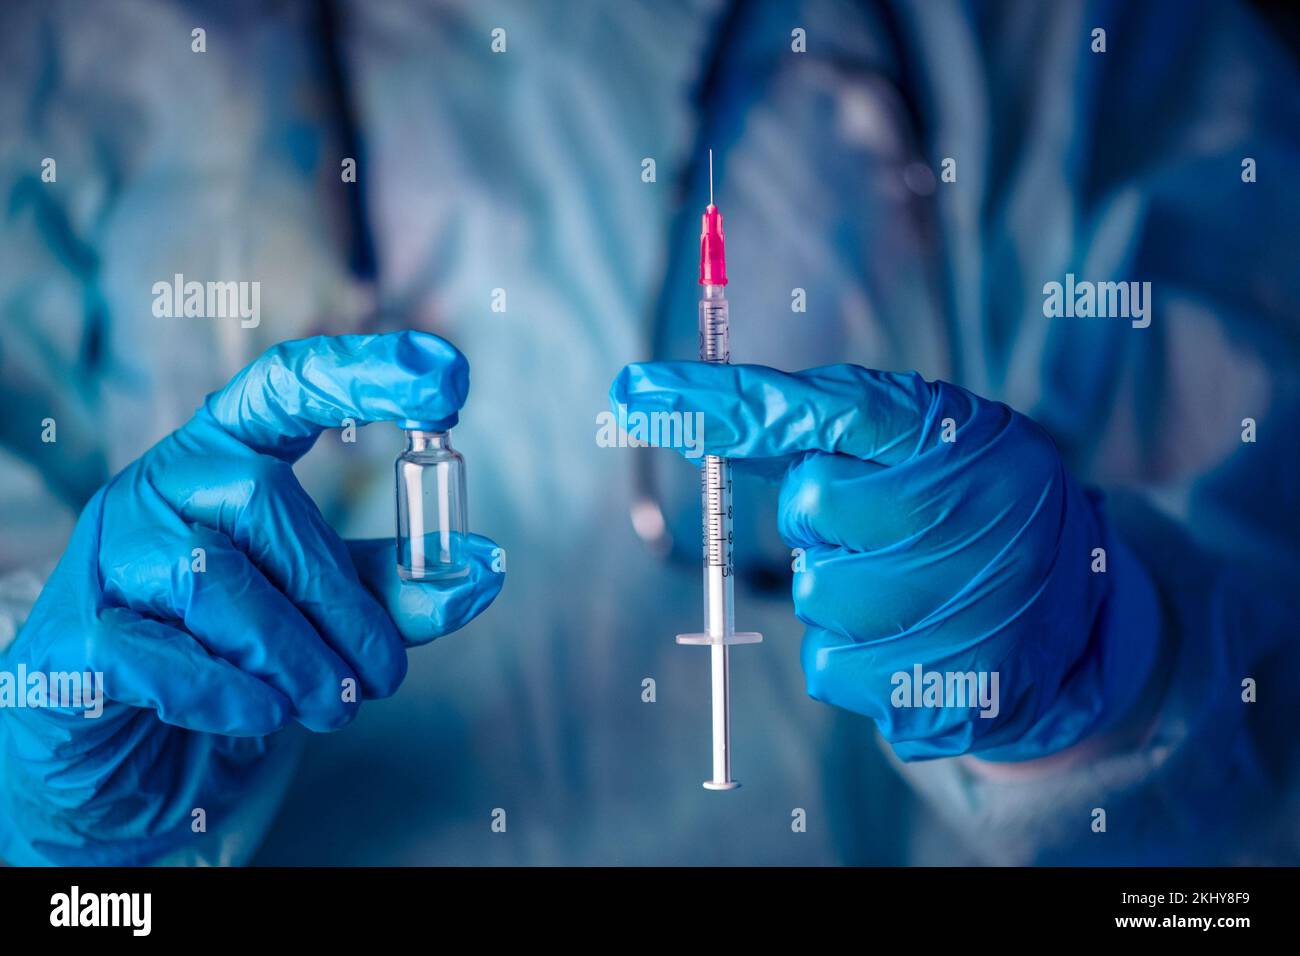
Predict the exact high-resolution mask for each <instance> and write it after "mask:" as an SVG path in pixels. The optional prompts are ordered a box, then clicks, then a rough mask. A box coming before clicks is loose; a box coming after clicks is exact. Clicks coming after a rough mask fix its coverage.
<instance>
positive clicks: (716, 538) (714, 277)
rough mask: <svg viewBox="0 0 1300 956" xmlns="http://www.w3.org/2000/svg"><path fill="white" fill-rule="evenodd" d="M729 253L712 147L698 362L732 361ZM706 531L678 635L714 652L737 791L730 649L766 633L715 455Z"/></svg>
mask: <svg viewBox="0 0 1300 956" xmlns="http://www.w3.org/2000/svg"><path fill="white" fill-rule="evenodd" d="M726 284H727V257H726V250H725V248H724V246H723V238H722V213H720V212H719V211H718V207H717V206H715V205H714V204H713V150H709V205H708V207H707V208H705V210H704V217H703V223H702V228H701V230H700V361H702V362H714V363H718V364H726V363H727V362H729V361H730V360H731V347H730V343H729V341H728V309H727V297H726V295H725V294H724V287H725V286H726ZM701 485H702V488H701V497H702V512H703V532H704V549H703V557H704V632H703V633H702V634H678V635H677V643H678V644H705V645H708V647H709V653H710V654H711V655H712V659H711V662H710V670H711V674H712V677H713V777H712V779H710V780H706V781H705V782H704V786H705V788H707V789H709V790H734V789H736V787H739V786H740V784H739V783H737V782H736V781H735V780H732V779H731V675H730V660H729V659H728V653H729V651H730V647H731V645H732V644H757V643H758V642H760V641H761V640H763V635H762V634H757V633H754V632H752V631H744V632H737V631H736V629H735V606H734V601H735V598H734V594H733V587H732V584H733V581H734V579H735V578H734V570H735V569H734V565H733V564H732V557H731V546H732V537H731V462H729V461H728V460H727V459H725V458H719V457H718V456H717V455H706V456H705V457H704V470H703V473H702V475H701Z"/></svg>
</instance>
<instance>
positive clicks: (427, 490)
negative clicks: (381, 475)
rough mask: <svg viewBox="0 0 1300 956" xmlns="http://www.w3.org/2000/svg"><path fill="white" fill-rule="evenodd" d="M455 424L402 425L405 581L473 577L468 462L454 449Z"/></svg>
mask: <svg viewBox="0 0 1300 956" xmlns="http://www.w3.org/2000/svg"><path fill="white" fill-rule="evenodd" d="M456 422H457V418H456V416H452V417H451V418H448V419H443V420H441V421H437V422H415V421H403V422H400V423H399V424H400V426H401V427H402V429H403V430H404V431H405V432H406V449H405V450H404V451H403V452H402V453H401V454H400V455H399V456H398V457H397V573H398V574H399V575H400V576H401V577H402V578H403V579H404V580H406V581H445V580H448V579H449V578H459V577H464V576H465V575H466V574H469V555H468V552H467V549H466V545H465V537H466V535H468V534H469V528H468V517H467V509H466V503H465V459H464V458H463V457H461V454H460V452H458V451H456V450H455V449H454V448H452V447H451V428H452V426H453V425H455V424H456Z"/></svg>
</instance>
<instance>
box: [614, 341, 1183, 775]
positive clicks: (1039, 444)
mask: <svg viewBox="0 0 1300 956" xmlns="http://www.w3.org/2000/svg"><path fill="white" fill-rule="evenodd" d="M610 397H611V400H612V402H613V403H614V404H615V405H616V406H617V405H619V404H623V405H626V406H627V408H628V411H629V413H632V412H637V411H640V412H645V413H654V412H674V411H676V412H702V413H703V414H704V421H703V429H704V431H703V436H704V450H705V452H706V453H708V454H714V455H724V456H726V457H728V458H731V459H732V460H733V462H734V468H735V470H736V472H737V473H739V474H743V473H745V472H747V471H748V472H751V473H758V474H761V475H763V476H766V477H774V478H776V479H777V480H779V481H780V482H781V496H780V513H779V516H778V523H779V528H780V531H781V534H782V537H783V538H784V539H785V541H786V542H787V543H788V544H789V545H790V546H791V547H792V548H799V549H802V550H803V554H802V562H803V566H804V567H805V569H804V570H798V567H799V564H798V558H796V565H795V566H796V573H795V575H794V605H795V612H796V614H797V615H798V617H799V618H800V620H802V621H803V622H804V623H805V624H806V625H807V629H806V631H805V635H804V640H803V650H802V663H803V668H804V672H805V675H806V677H807V682H808V692H809V693H810V694H811V695H812V696H813V697H815V698H817V699H818V700H822V701H825V702H827V703H830V704H835V705H838V706H840V707H844V708H847V709H849V710H852V711H856V712H858V713H862V714H866V715H867V716H869V717H871V718H872V719H873V720H874V721H875V722H876V724H877V726H878V727H879V728H880V731H881V733H882V734H883V735H884V737H885V738H886V739H887V740H888V741H889V742H890V744H891V745H892V746H893V748H894V751H895V752H896V753H897V754H898V755H899V756H900V757H902V758H903V759H918V758H926V757H942V756H950V755H955V754H962V753H977V754H980V755H981V756H984V757H986V758H990V759H1001V760H1025V759H1031V758H1035V757H1040V756H1044V755H1047V754H1050V753H1054V752H1056V751H1059V750H1062V749H1063V748H1066V747H1068V746H1070V745H1071V744H1074V743H1076V742H1077V741H1080V740H1082V739H1083V738H1085V737H1088V736H1090V735H1092V734H1096V733H1099V732H1102V731H1105V730H1107V729H1108V728H1110V727H1112V726H1114V725H1115V724H1116V723H1117V722H1118V721H1120V720H1121V719H1122V718H1123V717H1125V716H1126V715H1127V714H1128V713H1129V712H1130V711H1131V709H1132V708H1133V705H1134V704H1135V702H1136V700H1137V698H1138V696H1139V694H1140V692H1141V690H1142V688H1143V686H1144V684H1145V683H1146V681H1147V679H1148V677H1149V676H1150V674H1151V671H1152V666H1153V663H1154V659H1155V654H1156V649H1157V644H1158V641H1157V627H1156V614H1155V607H1154V598H1153V592H1152V589H1151V586H1150V583H1149V580H1148V578H1147V576H1146V573H1145V571H1144V570H1143V569H1142V568H1141V566H1140V565H1138V564H1137V563H1136V562H1135V561H1134V560H1133V559H1132V558H1131V557H1130V556H1129V554H1128V552H1127V551H1126V550H1125V549H1124V548H1123V546H1122V545H1121V544H1120V542H1119V541H1118V540H1117V539H1116V538H1114V537H1113V536H1112V535H1111V534H1110V533H1109V531H1108V529H1107V524H1106V520H1105V517H1104V515H1103V514H1102V512H1101V509H1100V507H1099V502H1098V500H1097V499H1096V498H1094V497H1092V496H1090V495H1088V494H1085V493H1084V492H1083V491H1082V490H1081V489H1080V488H1079V487H1078V485H1076V484H1075V482H1074V481H1073V480H1072V479H1071V478H1070V476H1069V475H1068V474H1067V473H1066V471H1065V468H1064V466H1063V465H1062V462H1061V460H1060V457H1059V456H1058V454H1057V451H1056V447H1055V446H1054V445H1053V443H1052V440H1051V438H1049V437H1048V435H1047V434H1046V432H1044V431H1043V430H1042V429H1041V428H1039V427H1038V426H1037V425H1036V424H1034V422H1032V421H1031V420H1030V419H1028V418H1026V417H1025V416H1024V415H1021V414H1019V413H1017V412H1014V411H1012V410H1011V409H1010V408H1008V407H1007V406H1006V405H1003V404H1000V403H997V402H989V401H986V400H984V399H981V398H979V397H977V396H975V395H973V394H971V393H970V392H968V391H966V390H965V389H962V388H959V387H957V386H954V385H949V384H947V383H945V382H927V381H925V380H924V379H922V378H921V377H920V376H919V375H917V374H915V373H913V374H892V373H887V372H876V371H872V370H870V369H865V368H860V367H858V366H850V365H839V366H829V367H825V368H817V369H810V370H808V371H804V372H799V373H795V374H789V373H785V372H778V371H775V370H773V369H769V368H764V367H760V366H752V365H751V366H746V365H737V366H725V365H722V366H720V365H705V364H703V363H699V362H660V363H646V364H638V365H629V366H627V367H626V368H625V369H623V371H622V372H621V373H620V374H619V376H618V377H617V378H616V379H615V381H614V384H613V387H612V388H611V390H610ZM947 419H950V420H951V426H952V428H951V430H950V431H951V434H952V435H953V436H954V438H955V440H954V441H951V442H946V441H944V440H943V438H944V424H945V420H947ZM739 546H740V547H742V548H743V546H744V544H743V542H741V543H740V545H739ZM1094 548H1104V549H1105V551H1106V558H1107V571H1106V573H1094V572H1093V571H1092V563H1093V560H1094V558H1093V549H1094ZM918 664H919V665H921V667H922V673H923V674H924V673H925V672H930V671H935V672H941V673H944V674H947V673H948V672H953V673H957V672H977V673H978V672H984V673H985V674H986V675H991V674H992V673H993V672H997V674H998V691H999V693H998V697H999V699H998V708H997V713H996V716H990V717H981V716H979V712H980V708H979V707H966V708H954V707H933V706H921V707H902V706H897V705H896V698H895V692H896V691H899V692H900V693H901V690H900V688H903V687H904V686H905V685H904V684H903V683H902V682H901V681H898V680H896V679H895V675H897V674H900V673H904V674H907V675H908V676H909V677H912V676H914V675H915V666H916V665H918ZM986 687H987V688H989V689H990V690H991V687H992V684H991V679H990V680H988V682H987V683H986ZM946 702H948V703H951V700H948V701H946ZM985 710H989V711H991V708H985Z"/></svg>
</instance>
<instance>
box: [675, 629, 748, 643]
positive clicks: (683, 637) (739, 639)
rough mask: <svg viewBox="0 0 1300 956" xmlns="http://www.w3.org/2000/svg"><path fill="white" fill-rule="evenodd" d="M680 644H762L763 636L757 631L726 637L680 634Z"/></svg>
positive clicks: (678, 639) (737, 633)
mask: <svg viewBox="0 0 1300 956" xmlns="http://www.w3.org/2000/svg"><path fill="white" fill-rule="evenodd" d="M677 643H678V644H689V645H700V646H706V645H713V646H718V645H721V646H724V647H725V646H729V645H731V644H761V643H763V635H762V634H759V633H758V632H757V631H737V632H736V633H734V634H731V635H729V636H726V637H714V636H713V635H712V634H700V633H696V634H678V635H677Z"/></svg>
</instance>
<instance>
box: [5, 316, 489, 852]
mask: <svg viewBox="0 0 1300 956" xmlns="http://www.w3.org/2000/svg"><path fill="white" fill-rule="evenodd" d="M468 389H469V367H468V364H467V363H466V361H465V358H464V356H463V355H461V354H460V352H458V351H457V350H456V349H455V348H454V347H453V346H451V345H449V344H448V343H447V342H445V341H443V340H442V339H439V338H437V337H436V336H433V335H428V334H425V333H417V332H400V333H396V334H391V335H376V336H340V337H337V338H328V337H318V338H312V339H305V340H302V341H297V342H287V343H284V344H282V345H279V346H277V347H275V348H273V349H271V350H269V351H268V352H266V353H265V354H264V355H262V356H261V357H260V358H259V359H257V360H256V361H255V362H253V363H252V364H251V365H250V366H248V367H247V368H246V369H244V370H243V371H242V372H240V373H239V374H238V375H236V376H235V378H234V379H233V380H232V381H231V382H230V384H229V385H227V386H226V387H225V388H224V389H223V390H221V391H220V392H217V393H215V394H213V395H211V396H209V397H208V399H207V401H206V402H205V403H204V405H203V406H202V407H201V408H200V409H199V410H198V411H197V412H196V413H195V415H194V417H193V418H192V419H191V420H190V421H189V422H187V423H186V424H185V425H184V426H182V427H181V428H180V429H178V430H177V431H175V432H173V433H172V434H170V435H168V436H167V437H166V438H164V439H163V440H162V441H160V442H159V443H158V444H157V445H155V446H154V447H153V448H151V449H150V450H149V451H148V452H146V453H145V454H144V455H143V456H142V457H141V458H140V459H138V460H137V461H135V462H133V463H132V464H131V465H129V466H128V467H127V468H125V469H124V470H123V471H122V472H121V473H120V474H118V475H117V476H116V477H115V478H113V479H112V480H111V481H110V482H109V483H108V484H107V485H106V486H105V487H104V488H102V489H100V490H99V491H98V492H97V493H96V494H95V496H94V497H93V498H92V499H91V501H90V502H89V504H87V506H86V508H85V510H84V512H83V513H82V515H81V517H80V519H79V521H78V522H77V525H76V528H75V530H74V532H73V535H72V539H71V541H70V542H69V544H68V548H67V551H66V552H65V554H64V555H63V558H62V560H61V561H60V562H59V565H58V567H57V568H56V569H55V571H54V573H53V575H52V576H51V577H50V580H49V581H48V582H47V584H46V586H45V589H44V590H43V591H42V592H41V595H40V597H39V599H38V600H37V602H36V605H35V607H34V608H33V610H32V612H31V615H30V616H29V618H28V620H27V624H26V626H25V627H24V628H23V629H22V630H21V631H20V633H19V634H18V636H17V638H16V639H15V641H14V643H13V644H12V646H11V647H10V648H9V649H8V651H7V652H6V654H5V655H4V659H3V666H4V669H5V670H8V671H10V672H14V671H16V669H17V668H18V666H19V665H20V664H22V665H25V666H26V668H27V670H28V672H34V671H40V672H44V673H50V672H58V671H62V672H71V671H79V672H84V671H99V672H102V673H103V675H104V677H103V680H104V690H105V696H106V697H107V698H108V702H107V703H106V705H105V708H104V712H103V714H102V716H100V717H99V718H97V719H87V718H86V717H85V716H84V714H83V712H82V711H81V710H63V711H59V710H52V709H21V710H20V709H13V708H9V709H5V710H3V711H0V763H2V765H3V771H4V789H3V795H2V796H0V800H2V804H0V855H2V856H3V857H4V858H5V859H6V860H7V861H8V862H10V863H22V864H28V863H44V862H53V863H60V864H71V863H91V864H95V863H125V864H133V863H143V862H151V861H155V860H158V859H162V858H168V857H171V858H176V857H177V856H179V857H180V858H186V855H187V854H186V852H185V849H186V846H187V844H189V843H192V842H193V841H195V840H196V839H198V837H197V836H196V834H195V833H194V832H193V831H192V826H191V824H192V822H193V821H192V817H191V811H192V808H195V807H202V808H203V809H204V810H205V813H206V815H207V825H208V827H210V828H222V827H225V828H227V829H228V828H229V827H230V825H231V821H232V820H235V819H238V817H239V813H240V804H241V801H243V800H246V799H252V798H253V795H252V794H250V793H248V792H246V791H248V790H250V789H251V788H252V787H253V786H254V785H255V782H257V783H259V784H260V782H263V781H265V780H266V779H267V777H268V768H267V767H266V766H265V765H266V763H267V762H268V761H272V760H275V759H278V755H279V754H281V753H283V751H284V748H283V747H277V746H276V745H275V737H268V736H267V735H272V734H273V733H274V732H275V731H277V730H279V729H280V728H282V727H284V726H285V725H286V724H287V723H289V722H290V721H296V722H298V723H299V724H301V725H303V726H304V727H307V728H310V729H311V730H315V731H327V730H334V729H337V728H339V727H342V726H343V725H344V724H346V723H348V721H350V720H351V719H352V718H353V717H354V716H355V715H356V711H357V707H358V704H357V703H356V702H351V701H349V700H347V699H345V698H347V697H349V696H351V697H352V698H354V699H355V700H360V699H366V698H376V697H385V696H387V695H389V694H392V693H393V692H394V691H395V690H396V689H397V687H398V685H399V684H401V682H402V679H403V678H404V677H405V675H406V648H407V647H408V646H410V645H414V644H421V643H424V642H427V641H430V640H433V639H434V638H435V637H438V636H439V635H441V634H445V633H447V632H449V631H454V630H456V629H457V628H459V627H461V626H462V625H464V624H465V623H467V622H468V621H469V620H471V619H472V618H473V617H474V616H475V615H477V614H478V613H479V612H481V611H482V610H483V609H484V608H486V607H487V606H488V605H489V604H490V603H491V602H492V600H493V598H495V597H496V595H497V592H498V591H500V589H501V586H502V583H503V579H504V576H503V575H502V574H499V573H497V572H495V571H493V570H492V567H491V551H492V549H493V548H494V547H495V545H494V544H493V543H492V542H491V541H489V540H488V539H486V538H482V537H478V536H474V537H473V538H472V540H471V542H470V556H471V569H470V574H469V575H468V577H465V578H462V579H459V580H457V581H455V582H453V583H445V584H404V583H402V582H401V580H400V579H399V577H398V575H397V571H396V567H395V561H396V553H395V550H394V545H393V542H392V540H373V541H348V542H345V541H343V540H341V539H340V538H339V537H338V535H337V534H335V532H334V531H333V530H332V529H331V528H330V527H329V526H328V525H327V524H326V523H325V520H324V518H323V517H322V516H321V514H320V512H319V510H318V509H317V508H316V505H315V504H314V503H313V502H312V500H311V498H309V497H308V495H307V494H306V492H304V491H303V489H302V487H301V486H300V485H299V484H298V482H297V480H296V478H295V477H294V473H293V468H292V463H293V462H294V461H296V460H297V459H298V458H300V457H301V456H302V455H303V454H305V453H306V452H307V450H308V449H309V448H311V446H312V444H313V442H315V440H316V438H317V437H318V436H319V435H320V434H321V432H322V431H323V430H324V429H326V428H331V427H336V426H339V425H341V424H342V423H343V420H344V419H345V418H352V419H353V420H354V421H355V422H356V423H357V424H362V423H365V422H374V421H393V420H397V419H402V418H414V419H436V418H443V417H445V416H447V415H449V414H450V413H452V412H454V411H456V410H457V409H459V408H460V407H461V405H462V404H463V403H464V401H465V397H466V393H467V391H468ZM195 548H202V549H204V551H205V552H206V569H205V570H203V571H202V572H196V571H194V570H193V567H194V564H193V549H195ZM349 679H352V680H353V681H354V684H355V687H356V691H357V692H356V693H355V694H353V695H347V694H346V693H345V687H346V685H345V682H346V681H348V680H349ZM235 837H236V838H238V837H239V834H235ZM251 849H252V848H251V847H245V848H244V853H245V855H246V854H247V853H249V852H251Z"/></svg>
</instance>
